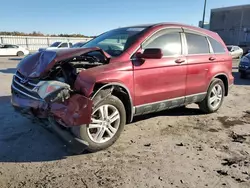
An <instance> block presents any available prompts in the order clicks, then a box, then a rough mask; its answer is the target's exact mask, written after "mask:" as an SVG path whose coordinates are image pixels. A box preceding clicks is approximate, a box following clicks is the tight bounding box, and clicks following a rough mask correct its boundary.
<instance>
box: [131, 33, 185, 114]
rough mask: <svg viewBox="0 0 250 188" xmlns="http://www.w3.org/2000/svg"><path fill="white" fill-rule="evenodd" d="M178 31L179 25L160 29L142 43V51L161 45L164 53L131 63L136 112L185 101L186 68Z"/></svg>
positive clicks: (158, 108) (153, 109)
mask: <svg viewBox="0 0 250 188" xmlns="http://www.w3.org/2000/svg"><path fill="white" fill-rule="evenodd" d="M181 33H182V29H181V28H179V29H164V30H160V31H158V32H156V33H155V34H154V35H153V36H151V37H150V38H149V39H147V40H146V41H145V42H144V43H143V44H142V46H141V51H143V50H145V49H147V48H160V49H162V51H163V57H162V58H161V59H145V62H144V63H143V64H141V65H138V66H137V65H135V63H134V84H135V85H134V88H135V105H136V106H137V108H136V114H142V113H146V112H145V111H147V112H151V111H155V110H160V109H162V108H168V107H170V106H171V107H173V106H175V105H177V106H178V105H181V104H183V103H184V95H185V81H186V73H187V72H186V58H185V56H184V55H183V54H182V34H181ZM139 51H140V50H139ZM168 101H169V103H168Z"/></svg>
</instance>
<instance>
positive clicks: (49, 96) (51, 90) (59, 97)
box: [36, 81, 71, 102]
mask: <svg viewBox="0 0 250 188" xmlns="http://www.w3.org/2000/svg"><path fill="white" fill-rule="evenodd" d="M36 88H37V93H38V95H39V96H40V97H41V98H42V99H44V100H45V101H46V102H58V101H61V102H63V101H64V100H65V99H68V98H69V97H70V91H71V89H70V86H69V85H68V84H66V83H63V82H59V81H41V82H39V83H38V85H37V86H36Z"/></svg>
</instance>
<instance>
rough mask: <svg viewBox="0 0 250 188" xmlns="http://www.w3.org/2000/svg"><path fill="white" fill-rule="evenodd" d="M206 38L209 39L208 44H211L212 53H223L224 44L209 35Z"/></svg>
mask: <svg viewBox="0 0 250 188" xmlns="http://www.w3.org/2000/svg"><path fill="white" fill-rule="evenodd" d="M208 39H209V41H210V44H211V45H212V48H213V51H214V53H225V52H226V51H225V48H224V46H222V44H221V43H219V42H218V41H217V40H215V39H213V38H211V37H208Z"/></svg>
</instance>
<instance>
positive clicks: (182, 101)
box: [11, 23, 234, 152]
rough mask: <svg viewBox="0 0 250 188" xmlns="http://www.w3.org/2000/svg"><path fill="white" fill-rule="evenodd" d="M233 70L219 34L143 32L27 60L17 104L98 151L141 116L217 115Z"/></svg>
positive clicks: (167, 28)
mask: <svg viewBox="0 0 250 188" xmlns="http://www.w3.org/2000/svg"><path fill="white" fill-rule="evenodd" d="M231 71H232V57H231V55H230V54H229V52H228V50H227V47H226V46H225V44H224V42H223V41H222V39H221V38H220V37H219V35H218V34H217V33H214V32H211V31H208V30H204V29H201V28H197V27H193V26H188V25H182V24H173V23H161V24H154V25H138V26H132V27H124V28H118V29H114V30H111V31H108V32H106V33H103V34H101V35H100V36H98V37H96V38H94V39H92V40H90V41H89V42H87V43H86V44H84V45H83V46H82V47H81V48H76V49H74V48H73V49H60V50H45V51H41V52H37V53H35V54H33V55H29V56H27V57H25V58H24V59H23V60H22V61H21V62H20V63H19V65H18V66H17V71H16V73H15V75H14V76H13V82H12V87H11V88H12V100H11V101H12V105H13V106H14V107H15V109H16V110H18V111H20V112H21V113H23V114H28V115H32V116H34V117H36V118H37V119H39V120H41V121H43V120H48V123H47V124H46V125H47V126H48V127H51V128H52V129H53V130H55V131H56V132H57V133H58V134H59V135H61V136H62V138H65V139H66V140H67V141H68V143H72V144H73V145H76V144H79V146H80V147H81V148H83V146H84V147H85V149H86V148H87V150H89V151H92V152H93V151H98V150H101V149H105V148H107V147H109V146H111V145H112V144H113V143H114V142H115V141H116V140H117V138H118V137H119V135H120V134H121V132H122V130H123V128H124V125H125V124H126V123H129V122H131V121H132V120H133V117H134V116H138V115H142V114H148V113H153V112H158V111H162V110H166V109H170V108H175V107H181V106H185V105H187V104H191V103H196V104H198V105H199V107H200V109H201V110H202V111H204V112H205V113H212V112H215V111H217V110H218V109H219V108H220V106H221V105H222V102H223V99H224V96H227V95H228V90H229V87H230V86H231V85H232V84H233V80H234V78H233V76H232V73H231ZM43 122H44V121H43ZM45 122H46V121H45Z"/></svg>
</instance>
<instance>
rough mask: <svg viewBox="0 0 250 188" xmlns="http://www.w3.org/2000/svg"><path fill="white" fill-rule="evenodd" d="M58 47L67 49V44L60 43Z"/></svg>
mask: <svg viewBox="0 0 250 188" xmlns="http://www.w3.org/2000/svg"><path fill="white" fill-rule="evenodd" d="M60 47H61V48H64V47H68V43H62V44H61V46H60Z"/></svg>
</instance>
